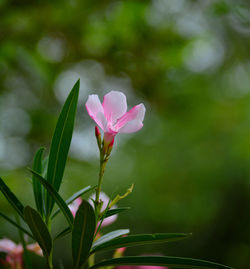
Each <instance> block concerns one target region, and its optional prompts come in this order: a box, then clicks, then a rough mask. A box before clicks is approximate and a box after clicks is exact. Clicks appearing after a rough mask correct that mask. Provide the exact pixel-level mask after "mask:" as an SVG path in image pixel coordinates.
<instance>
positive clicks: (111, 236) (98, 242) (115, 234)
mask: <svg viewBox="0 0 250 269" xmlns="http://www.w3.org/2000/svg"><path fill="white" fill-rule="evenodd" d="M129 232H130V231H129V229H120V230H115V231H113V232H110V233H107V234H105V235H103V236H102V237H101V238H99V239H98V240H96V241H95V243H94V244H93V248H95V247H97V246H100V245H102V244H104V243H106V242H108V241H110V240H113V239H114V238H117V237H120V236H122V235H125V234H128V233H129Z"/></svg>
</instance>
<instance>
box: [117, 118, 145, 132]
mask: <svg viewBox="0 0 250 269" xmlns="http://www.w3.org/2000/svg"><path fill="white" fill-rule="evenodd" d="M142 127H143V123H142V122H141V121H140V120H132V121H129V122H128V123H126V124H125V125H124V126H123V127H122V128H121V129H120V130H119V133H122V134H129V133H134V132H137V131H139V130H140V129H141V128H142Z"/></svg>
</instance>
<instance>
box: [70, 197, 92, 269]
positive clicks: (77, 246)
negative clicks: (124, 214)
mask: <svg viewBox="0 0 250 269" xmlns="http://www.w3.org/2000/svg"><path fill="white" fill-rule="evenodd" d="M95 222H96V218H95V212H94V210H93V208H92V206H91V205H90V204H89V203H88V202H87V201H85V200H83V201H82V204H81V205H80V206H79V209H78V211H77V212H76V217H75V221H74V226H73V231H72V256H73V262H74V266H75V268H81V266H83V265H84V264H85V262H86V261H87V259H88V256H89V251H90V248H91V245H92V242H93V238H94V233H95Z"/></svg>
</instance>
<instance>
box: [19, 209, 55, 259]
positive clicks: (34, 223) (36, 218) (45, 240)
mask: <svg viewBox="0 0 250 269" xmlns="http://www.w3.org/2000/svg"><path fill="white" fill-rule="evenodd" d="M24 219H25V221H26V223H27V224H28V225H29V227H30V230H31V231H32V233H33V236H34V238H35V240H36V241H37V243H38V244H39V246H40V247H41V249H42V250H43V252H44V254H45V255H46V256H47V257H49V256H50V253H51V250H52V239H51V236H50V233H49V231H48V228H47V226H46V224H45V223H44V221H43V219H42V217H41V216H40V214H39V213H38V212H37V211H36V210H34V209H33V208H31V207H29V206H26V207H25V209H24Z"/></svg>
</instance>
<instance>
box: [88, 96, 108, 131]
mask: <svg viewBox="0 0 250 269" xmlns="http://www.w3.org/2000/svg"><path fill="white" fill-rule="evenodd" d="M85 106H86V109H87V111H88V113H89V116H90V117H91V118H92V119H93V120H94V121H95V122H96V123H97V124H98V125H99V126H100V127H101V128H102V129H103V131H105V130H106V128H107V127H106V126H107V120H106V118H105V116H104V110H103V107H102V104H101V102H100V100H99V97H98V95H96V94H91V95H89V97H88V100H87V102H86V105H85Z"/></svg>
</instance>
